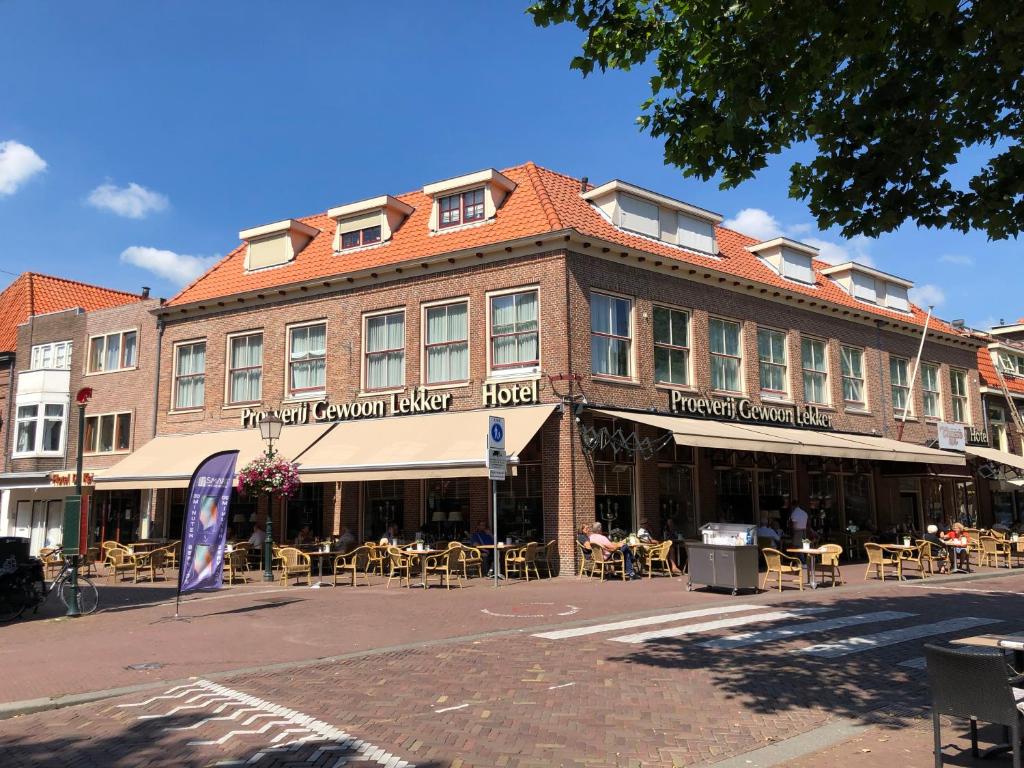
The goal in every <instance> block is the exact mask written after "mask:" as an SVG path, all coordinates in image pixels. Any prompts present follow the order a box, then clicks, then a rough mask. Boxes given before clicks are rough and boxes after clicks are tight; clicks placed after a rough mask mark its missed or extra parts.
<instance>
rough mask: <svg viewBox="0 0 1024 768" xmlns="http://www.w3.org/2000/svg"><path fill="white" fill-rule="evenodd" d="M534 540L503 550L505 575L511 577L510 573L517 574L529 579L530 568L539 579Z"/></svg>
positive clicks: (536, 545)
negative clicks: (523, 545)
mask: <svg viewBox="0 0 1024 768" xmlns="http://www.w3.org/2000/svg"><path fill="white" fill-rule="evenodd" d="M538 546H540V545H539V544H537V542H536V541H531V542H530V543H529V544H527V545H526V546H525V547H519V548H517V549H512V550H508V551H506V552H505V576H506V577H508V578H511V576H512V573H513V572H514V573H517V574H519V577H520V578H525V579H526V580H527V581H529V580H530V569H531V568H533V574H534V576H535V577H536V578H537V579H540V571H538V570H537V547H538Z"/></svg>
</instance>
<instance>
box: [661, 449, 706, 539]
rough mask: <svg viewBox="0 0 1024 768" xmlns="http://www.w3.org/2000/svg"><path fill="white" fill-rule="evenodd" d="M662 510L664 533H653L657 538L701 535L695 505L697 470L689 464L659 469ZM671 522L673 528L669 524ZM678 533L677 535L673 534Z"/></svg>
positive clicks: (669, 465) (671, 465)
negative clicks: (694, 477)
mask: <svg viewBox="0 0 1024 768" xmlns="http://www.w3.org/2000/svg"><path fill="white" fill-rule="evenodd" d="M658 508H659V511H660V512H661V519H660V520H659V521H658V522H659V523H660V525H661V530H660V531H658V530H653V531H651V535H652V536H655V537H657V538H662V539H665V538H675V536H677V535H682V536H685V537H687V538H693V537H695V536H696V535H697V519H696V515H695V514H694V504H693V467H691V466H688V465H686V464H660V465H659V466H658ZM670 522H671V528H670V527H669V523H670ZM673 534H675V535H673Z"/></svg>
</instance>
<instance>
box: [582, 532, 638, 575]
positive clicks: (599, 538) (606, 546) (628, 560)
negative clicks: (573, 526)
mask: <svg viewBox="0 0 1024 768" xmlns="http://www.w3.org/2000/svg"><path fill="white" fill-rule="evenodd" d="M590 530H591V533H590V537H589V538H590V544H591V546H593V545H594V544H596V545H597V546H599V547H601V549H603V550H604V551H605V552H614V551H615V550H620V551H621V552H622V563H623V566H624V567H625V569H626V578H627V579H639V578H640V577H639V576H638V575H637V573H636V571H634V570H633V550H632V549H630V548H629V545H628V544H627V543H626V542H625V541H612V540H611V539H609V538H608V537H607V536H605V535H604V534H603V533H601V523H600V522H595V523H593V524H592V525H591V527H590Z"/></svg>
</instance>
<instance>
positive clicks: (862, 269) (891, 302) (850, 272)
mask: <svg viewBox="0 0 1024 768" xmlns="http://www.w3.org/2000/svg"><path fill="white" fill-rule="evenodd" d="M821 273H822V274H823V275H827V276H828V277H829V278H831V279H832V280H833V281H834V282H835V283H836V284H837V285H838V286H839V287H840V288H842V289H843V290H844V291H846V292H847V293H848V294H850V295H851V296H853V297H854V298H855V299H860V300H861V301H866V302H868V303H869V304H876V305H877V306H879V307H886V308H888V309H894V310H896V311H897V312H910V297H909V295H908V291H909V289H910V288H912V287H913V286H914V284H913V283H912V282H910V281H909V280H904V279H903V278H902V277H896V275H890V274H888V273H886V272H882V271H880V270H877V269H874V268H873V267H868V266H865V265H864V264H858V263H856V262H854V261H848V262H846V263H845V264H836V265H835V266H834V267H826V268H825V269H823V270H821Z"/></svg>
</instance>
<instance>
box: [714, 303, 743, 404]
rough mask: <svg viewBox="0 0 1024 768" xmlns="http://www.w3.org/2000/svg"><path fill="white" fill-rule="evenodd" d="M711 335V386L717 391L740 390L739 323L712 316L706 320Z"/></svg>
mask: <svg viewBox="0 0 1024 768" xmlns="http://www.w3.org/2000/svg"><path fill="white" fill-rule="evenodd" d="M708 333H709V334H710V336H711V388H712V389H714V390H717V391H719V392H739V391H741V388H742V384H741V378H740V375H741V368H742V365H743V358H742V356H741V354H740V324H739V323H734V322H732V321H731V320H720V319H719V318H717V317H712V318H711V320H710V321H708Z"/></svg>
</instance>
